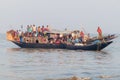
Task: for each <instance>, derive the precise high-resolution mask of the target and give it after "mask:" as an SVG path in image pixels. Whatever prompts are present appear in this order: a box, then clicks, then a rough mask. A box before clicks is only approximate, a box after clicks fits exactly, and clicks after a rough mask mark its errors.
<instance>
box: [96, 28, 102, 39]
mask: <svg viewBox="0 0 120 80" xmlns="http://www.w3.org/2000/svg"><path fill="white" fill-rule="evenodd" d="M97 32H98V39H102V30H101V28H100V27H98V29H97Z"/></svg>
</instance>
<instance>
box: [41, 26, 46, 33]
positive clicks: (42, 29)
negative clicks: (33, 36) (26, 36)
mask: <svg viewBox="0 0 120 80" xmlns="http://www.w3.org/2000/svg"><path fill="white" fill-rule="evenodd" d="M44 30H45V28H44V26H43V25H42V28H41V31H42V33H43V32H44Z"/></svg>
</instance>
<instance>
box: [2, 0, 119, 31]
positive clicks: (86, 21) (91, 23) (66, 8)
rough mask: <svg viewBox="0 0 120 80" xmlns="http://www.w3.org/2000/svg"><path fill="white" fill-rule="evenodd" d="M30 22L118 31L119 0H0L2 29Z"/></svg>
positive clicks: (88, 29) (71, 27)
mask: <svg viewBox="0 0 120 80" xmlns="http://www.w3.org/2000/svg"><path fill="white" fill-rule="evenodd" d="M27 24H36V25H47V24H48V25H51V26H52V27H53V28H56V29H64V28H68V29H72V30H73V29H81V27H84V29H85V30H86V32H90V33H96V29H97V27H98V26H100V27H101V28H102V30H103V32H104V33H116V32H117V33H118V32H119V31H120V30H119V27H120V0H0V31H1V32H5V31H6V30H8V29H11V28H20V25H24V26H26V25H27Z"/></svg>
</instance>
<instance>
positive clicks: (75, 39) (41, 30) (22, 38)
mask: <svg viewBox="0 0 120 80" xmlns="http://www.w3.org/2000/svg"><path fill="white" fill-rule="evenodd" d="M97 32H98V34H99V38H102V30H101V29H100V27H98V29H97ZM11 34H12V37H13V38H14V41H18V42H25V43H50V44H60V43H65V44H75V43H83V44H85V43H86V42H87V41H88V40H89V39H90V34H85V33H84V32H83V31H80V30H75V31H71V32H67V31H66V32H53V31H52V30H51V29H50V27H49V25H47V26H46V27H45V26H38V27H36V25H34V24H33V25H27V27H26V31H22V30H14V31H11Z"/></svg>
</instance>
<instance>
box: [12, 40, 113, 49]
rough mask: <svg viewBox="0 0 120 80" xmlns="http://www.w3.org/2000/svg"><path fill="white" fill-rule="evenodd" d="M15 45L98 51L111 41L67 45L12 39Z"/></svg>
mask: <svg viewBox="0 0 120 80" xmlns="http://www.w3.org/2000/svg"><path fill="white" fill-rule="evenodd" d="M12 42H13V43H15V44H16V45H18V46H19V47H21V48H42V49H43V48H44V49H69V50H92V51H96V50H97V51H100V50H102V49H104V48H105V47H107V46H108V45H109V44H111V43H112V42H113V41H107V42H102V43H96V44H88V45H84V46H75V45H67V44H46V43H24V42H16V41H12Z"/></svg>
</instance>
